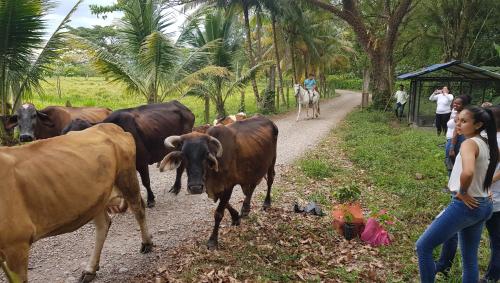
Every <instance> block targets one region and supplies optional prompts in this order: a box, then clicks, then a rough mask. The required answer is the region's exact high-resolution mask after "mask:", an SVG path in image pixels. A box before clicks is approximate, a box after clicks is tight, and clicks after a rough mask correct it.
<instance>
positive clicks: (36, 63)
mask: <svg viewBox="0 0 500 283" xmlns="http://www.w3.org/2000/svg"><path fill="white" fill-rule="evenodd" d="M81 2H82V0H79V1H77V3H76V4H75V5H74V6H73V8H72V9H71V11H70V12H69V13H68V14H67V15H66V17H65V18H64V19H63V20H62V22H61V23H60V25H59V26H58V27H57V29H56V30H55V31H54V32H53V33H52V34H51V36H50V37H49V39H48V40H46V41H45V40H44V34H45V28H46V24H45V20H44V19H43V17H44V16H45V15H46V14H47V13H48V12H49V11H50V10H51V9H52V8H53V7H54V5H55V4H54V2H53V1H49V0H15V1H14V0H4V1H0V42H1V43H0V99H1V107H0V114H3V115H10V114H11V111H12V110H13V109H16V107H17V105H18V104H19V103H20V101H21V98H22V96H24V95H30V94H31V92H32V90H36V91H38V92H39V93H43V89H42V88H41V86H40V81H42V80H43V77H44V74H45V73H46V71H47V70H48V69H49V68H50V67H49V64H50V63H51V62H52V61H53V60H54V59H55V58H57V57H58V55H59V54H58V52H57V50H58V49H60V48H61V47H62V46H63V42H64V38H65V36H64V35H65V34H64V33H63V32H62V30H64V29H65V28H66V25H67V24H68V22H69V18H70V16H71V15H72V14H73V13H74V12H75V11H76V9H77V7H78V5H80V3H81ZM34 54H35V55H34ZM36 54H37V55H36ZM0 118H1V117H0ZM0 124H3V119H0ZM0 138H1V139H2V140H3V141H5V139H7V138H8V135H7V133H5V132H4V127H3V125H0Z"/></svg>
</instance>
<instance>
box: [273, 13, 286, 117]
mask: <svg viewBox="0 0 500 283" xmlns="http://www.w3.org/2000/svg"><path fill="white" fill-rule="evenodd" d="M271 24H272V29H273V40H274V54H275V57H276V68H277V70H278V96H279V95H280V94H281V100H282V103H283V104H284V103H285V93H284V92H283V74H282V72H281V66H280V62H281V60H280V52H279V48H278V37H277V36H276V16H274V15H273V16H272V22H271ZM278 103H279V98H278ZM278 107H279V105H278Z"/></svg>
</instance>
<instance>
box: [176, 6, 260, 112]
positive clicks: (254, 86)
mask: <svg viewBox="0 0 500 283" xmlns="http://www.w3.org/2000/svg"><path fill="white" fill-rule="evenodd" d="M200 4H208V5H207V6H209V5H212V4H216V5H217V6H219V7H225V8H230V7H235V6H236V7H240V8H241V9H242V10H243V16H244V26H245V39H246V49H247V56H248V61H249V68H250V69H253V67H254V66H255V65H256V63H255V55H254V52H253V48H252V36H251V28H250V16H249V14H250V10H251V9H252V8H253V7H255V6H257V5H258V4H259V0H193V1H189V2H188V3H187V4H186V6H185V9H189V8H192V7H194V6H197V5H200ZM251 83H252V90H253V93H254V95H255V99H256V101H257V104H259V105H260V101H261V98H260V95H259V89H258V87H257V80H256V78H255V77H252V78H251Z"/></svg>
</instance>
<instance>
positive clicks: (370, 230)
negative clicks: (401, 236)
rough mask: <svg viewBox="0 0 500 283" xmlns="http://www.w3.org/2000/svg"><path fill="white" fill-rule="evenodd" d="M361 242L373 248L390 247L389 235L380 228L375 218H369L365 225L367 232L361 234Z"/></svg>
mask: <svg viewBox="0 0 500 283" xmlns="http://www.w3.org/2000/svg"><path fill="white" fill-rule="evenodd" d="M361 240H363V241H365V242H367V243H368V244H370V245H371V246H373V247H378V246H382V245H385V246H387V245H389V244H390V240H389V234H388V233H387V231H385V230H384V228H382V226H380V224H379V223H378V221H377V220H376V219H374V218H369V219H368V221H367V222H366V225H365V230H364V231H363V233H362V234H361Z"/></svg>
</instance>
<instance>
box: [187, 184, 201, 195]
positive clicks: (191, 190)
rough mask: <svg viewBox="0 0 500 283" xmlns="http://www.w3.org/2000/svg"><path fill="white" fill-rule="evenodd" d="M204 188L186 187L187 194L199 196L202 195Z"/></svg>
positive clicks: (196, 186)
mask: <svg viewBox="0 0 500 283" xmlns="http://www.w3.org/2000/svg"><path fill="white" fill-rule="evenodd" d="M203 190H204V186H203V185H188V193H190V194H193V195H199V194H201V193H203Z"/></svg>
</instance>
